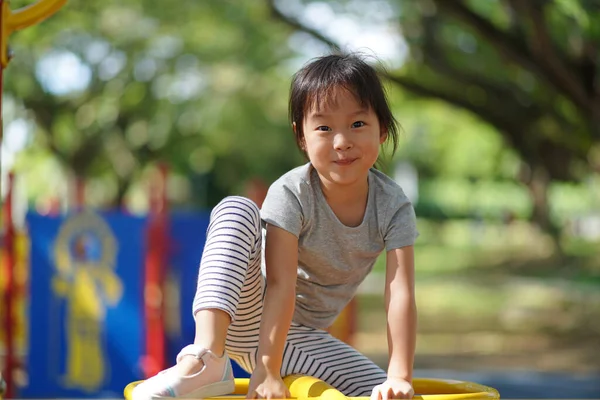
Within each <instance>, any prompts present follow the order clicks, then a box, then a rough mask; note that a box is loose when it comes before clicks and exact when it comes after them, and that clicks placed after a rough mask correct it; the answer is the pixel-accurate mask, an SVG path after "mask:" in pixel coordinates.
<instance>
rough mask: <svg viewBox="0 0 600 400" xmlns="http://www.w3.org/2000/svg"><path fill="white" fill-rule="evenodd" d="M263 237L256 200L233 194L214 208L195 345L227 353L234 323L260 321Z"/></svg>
mask: <svg viewBox="0 0 600 400" xmlns="http://www.w3.org/2000/svg"><path fill="white" fill-rule="evenodd" d="M261 238H262V236H261V225H260V212H259V210H258V207H257V206H256V205H255V204H254V203H253V202H252V201H251V200H249V199H246V198H244V197H237V196H235V197H227V198H225V199H224V200H223V201H221V202H220V203H219V204H218V205H217V206H216V207H215V208H214V209H213V211H212V213H211V218H210V224H209V226H208V231H207V237H206V244H205V247H204V251H203V253H202V260H201V263H200V271H199V274H198V285H197V289H196V296H195V297H194V303H193V314H194V317H195V320H196V337H195V339H194V343H195V344H198V345H201V346H203V347H206V348H208V349H210V350H212V351H213V352H215V353H217V354H222V353H223V351H224V349H225V343H226V337H227V340H229V337H228V331H229V329H230V324H231V323H232V322H233V326H232V328H234V329H235V326H239V325H241V326H242V327H243V328H244V329H245V330H244V331H247V330H248V328H250V326H249V325H251V324H257V323H260V311H261V309H262V301H261V300H262V288H263V285H262V276H261V271H260V265H261V244H262V240H261ZM249 308H251V311H254V312H252V315H250V316H249V315H248V309H249ZM249 317H251V318H249Z"/></svg>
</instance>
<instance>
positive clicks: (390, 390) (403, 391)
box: [371, 378, 415, 400]
mask: <svg viewBox="0 0 600 400" xmlns="http://www.w3.org/2000/svg"><path fill="white" fill-rule="evenodd" d="M414 394H415V391H414V390H413V387H412V385H411V384H410V383H409V382H408V381H406V380H404V379H400V378H388V379H387V380H386V381H385V382H383V383H382V384H381V385H377V386H375V387H374V388H373V392H372V393H371V400H389V399H412V397H413V396H414Z"/></svg>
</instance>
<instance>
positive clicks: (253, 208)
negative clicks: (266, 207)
mask: <svg viewBox="0 0 600 400" xmlns="http://www.w3.org/2000/svg"><path fill="white" fill-rule="evenodd" d="M227 210H231V212H227ZM221 211H223V212H222V213H221ZM221 215H227V216H228V219H235V220H239V222H240V223H242V224H244V225H245V226H247V227H248V228H252V231H253V234H254V235H259V236H260V232H261V222H260V209H259V208H258V206H257V205H256V203H255V202H254V201H252V200H250V199H248V198H246V197H242V196H227V197H225V198H224V199H223V200H221V201H220V202H219V204H217V206H216V207H215V208H214V209H213V212H212V213H211V220H214V219H215V218H218V216H221Z"/></svg>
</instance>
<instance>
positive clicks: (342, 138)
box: [333, 133, 352, 151]
mask: <svg viewBox="0 0 600 400" xmlns="http://www.w3.org/2000/svg"><path fill="white" fill-rule="evenodd" d="M333 147H334V148H335V149H336V150H338V151H344V150H349V149H351V148H352V141H351V140H350V138H349V137H348V135H346V134H344V133H338V134H337V135H335V137H334V138H333Z"/></svg>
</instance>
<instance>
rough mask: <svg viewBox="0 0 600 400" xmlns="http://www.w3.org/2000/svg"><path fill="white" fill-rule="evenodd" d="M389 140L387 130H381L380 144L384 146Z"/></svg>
mask: <svg viewBox="0 0 600 400" xmlns="http://www.w3.org/2000/svg"><path fill="white" fill-rule="evenodd" d="M387 138H388V132H387V129H383V128H382V129H381V133H380V134H379V144H383V143H384V142H385V141H386V140H387Z"/></svg>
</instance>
